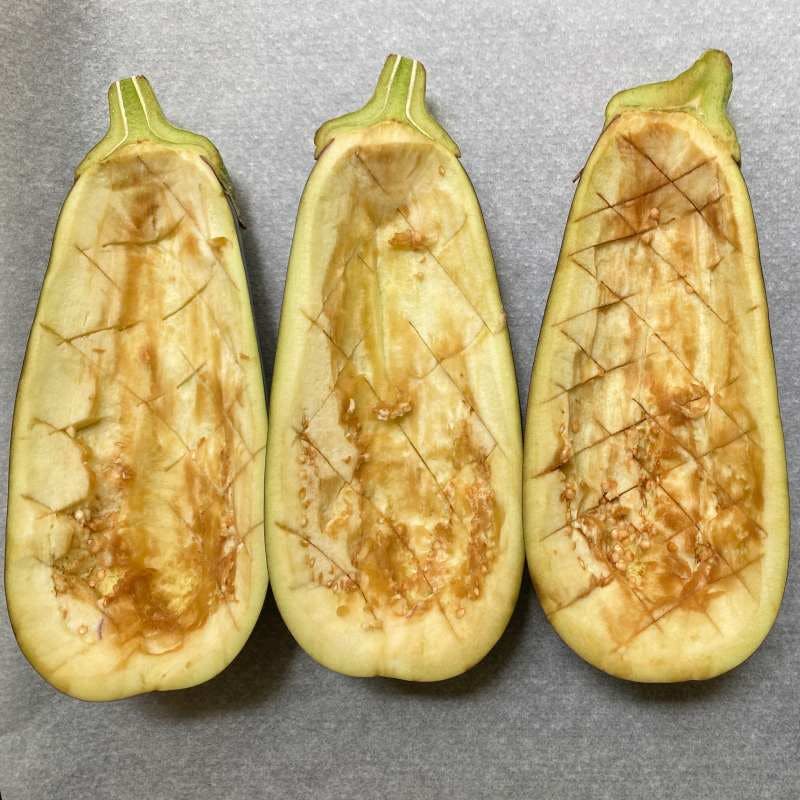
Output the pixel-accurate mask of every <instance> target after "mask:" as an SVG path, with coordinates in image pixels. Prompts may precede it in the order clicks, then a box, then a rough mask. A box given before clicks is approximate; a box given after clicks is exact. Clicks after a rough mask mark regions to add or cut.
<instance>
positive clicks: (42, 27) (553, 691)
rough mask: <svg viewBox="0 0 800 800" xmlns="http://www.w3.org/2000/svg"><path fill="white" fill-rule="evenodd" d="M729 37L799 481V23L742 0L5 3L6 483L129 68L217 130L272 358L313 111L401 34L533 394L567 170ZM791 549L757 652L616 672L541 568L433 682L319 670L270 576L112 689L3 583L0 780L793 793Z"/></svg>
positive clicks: (16, 796)
mask: <svg viewBox="0 0 800 800" xmlns="http://www.w3.org/2000/svg"><path fill="white" fill-rule="evenodd" d="M711 46H713V47H719V48H722V49H724V50H726V51H727V52H728V53H729V54H730V56H731V58H732V60H733V64H734V71H735V78H734V81H735V83H734V94H733V97H732V101H731V116H732V118H733V121H734V124H735V126H736V128H737V131H738V134H739V139H740V141H741V145H742V153H743V169H744V173H745V177H746V179H747V181H748V185H749V188H750V192H751V195H752V200H753V206H754V209H755V214H756V220H757V223H758V230H759V235H760V241H761V249H762V261H763V267H764V273H765V278H766V285H767V294H768V299H769V303H770V313H771V318H772V332H773V339H774V345H775V356H776V364H777V368H778V379H779V384H780V389H781V404H782V410H783V421H784V426H785V434H786V447H787V452H788V456H789V467H790V480H791V486H792V492H794V490H795V489H796V488H797V485H798V474H797V457H798V445H799V444H800V363H799V361H798V349H797V345H796V340H795V339H794V337H795V335H797V332H798V330H800V312H798V304H797V297H798V296H800V267H799V266H798V250H799V249H800V228H798V224H797V218H798V216H797V209H798V207H799V206H800V189H799V188H798V187H799V186H800V159H799V158H798V153H800V125H798V112H797V107H798V101H799V100H800V89H799V88H798V87H800V59H798V56H797V53H798V49H799V46H800V24H799V23H798V16H797V11H796V8H795V5H794V3H790V2H782V3H777V2H776V3H770V4H761V3H752V2H751V1H750V0H728V2H721V0H716V1H712V0H709V2H705V3H698V2H695V1H694V0H689V1H687V0H683V1H682V2H675V3H672V2H671V3H661V2H655V0H640V1H639V2H636V3H634V2H630V1H629V0H622V1H621V2H618V0H596V1H595V2H593V3H585V4H583V3H582V4H574V5H573V4H566V3H557V4H550V3H543V2H524V1H523V0H518V1H515V2H501V3H493V2H488V0H487V2H479V1H478V0H462V2H458V3H456V2H453V3H443V2H442V3H440V2H429V1H426V2H423V1H421V0H405V2H402V3H393V2H386V1H385V0H381V1H380V2H371V0H342V2H339V3H331V2H308V3H307V2H302V1H301V2H297V1H296V0H295V1H294V2H286V0H272V2H270V3H259V2H257V1H256V0H250V1H249V2H241V3H235V2H232V1H231V0H220V1H219V2H213V3H212V2H186V1H185V0H174V1H173V2H152V0H141V2H137V3H106V2H98V1H97V0H95V1H94V2H92V1H91V0H89V1H88V2H77V1H74V2H64V3H46V2H28V3H8V4H6V7H5V8H4V10H3V13H2V15H0V76H2V77H0V108H2V113H1V114H0V275H2V290H1V291H0V454H1V455H0V470H1V471H2V473H3V475H2V478H3V480H2V484H3V486H4V487H5V474H6V467H7V452H8V436H9V430H10V425H11V414H12V407H13V401H14V392H15V388H16V383H17V379H18V376H19V370H20V366H21V363H22V357H23V354H24V351H25V343H26V338H27V335H28V330H29V327H30V323H31V320H32V318H33V313H34V309H35V304H36V298H37V295H38V292H39V288H40V285H41V281H42V277H43V273H44V268H45V266H46V263H47V258H48V253H49V248H50V242H51V237H52V234H53V230H54V226H55V222H56V219H57V217H58V211H59V207H60V204H61V202H62V201H63V199H64V196H65V195H66V193H67V190H68V189H69V186H70V182H71V180H72V170H73V169H74V167H75V166H76V165H77V164H78V162H79V161H80V159H81V158H82V157H83V155H84V153H85V152H86V151H87V150H88V149H89V147H90V146H91V145H92V144H94V142H95V141H96V140H97V139H98V138H99V137H100V135H101V134H102V132H103V130H104V129H105V123H106V110H105V91H106V87H107V85H108V84H109V83H110V82H111V81H112V80H114V79H116V78H119V77H123V76H126V75H130V74H135V73H143V74H145V75H147V76H148V77H149V78H150V80H151V81H152V83H153V86H154V87H155V89H156V91H157V92H158V95H159V98H160V99H161V102H162V104H163V106H164V109H165V111H166V113H167V115H168V116H169V117H170V118H172V119H173V120H174V121H175V122H177V123H179V124H182V125H184V126H186V127H188V128H190V129H191V130H195V131H198V132H201V133H203V134H206V135H207V136H209V137H210V138H211V139H212V140H213V141H214V142H215V143H216V144H217V145H218V147H219V149H220V150H221V152H222V154H223V156H224V158H225V161H226V163H227V165H228V168H229V170H230V172H231V175H232V177H233V180H234V182H235V184H236V187H237V189H238V194H239V200H240V204H241V206H242V209H243V213H244V217H245V219H246V222H247V225H248V227H247V230H246V231H245V232H244V234H243V243H244V247H245V254H246V258H247V263H248V271H249V279H250V283H251V289H252V293H253V303H254V308H255V313H256V317H257V324H258V330H259V334H260V339H261V347H262V351H263V354H264V360H265V370H266V374H267V376H269V375H270V372H271V369H272V360H273V355H274V350H275V336H276V332H277V326H278V317H279V311H280V303H281V295H282V292H283V282H284V276H285V270H286V262H287V258H288V253H289V245H290V241H291V235H292V228H293V224H294V215H295V211H296V209H297V203H298V200H299V198H300V193H301V191H302V188H303V184H304V181H305V179H306V176H307V174H308V171H309V170H310V168H311V166H312V163H313V161H312V153H313V146H312V136H313V133H314V130H315V129H316V127H317V126H318V125H319V124H320V123H322V122H323V121H324V120H326V119H328V118H330V117H332V116H334V115H337V114H340V113H342V112H344V111H349V110H352V109H354V108H356V107H358V106H360V105H361V103H362V102H363V101H364V100H365V99H366V98H367V97H368V96H369V94H370V92H371V90H372V87H373V85H374V81H375V79H376V78H377V74H378V71H379V70H380V67H381V64H382V63H383V59H384V57H385V56H386V54H387V53H389V52H402V53H404V54H407V55H412V56H415V57H417V58H419V59H421V60H422V61H423V62H424V63H425V65H426V67H427V69H428V84H429V98H430V103H431V105H432V107H433V109H434V110H435V112H436V113H437V115H438V117H439V119H440V120H441V122H442V123H443V125H444V126H445V128H446V129H447V130H448V131H449V133H450V134H451V135H452V136H453V138H454V139H455V140H456V141H457V142H458V143H459V145H460V146H461V149H462V152H463V163H464V165H465V167H466V168H467V170H468V172H469V173H470V175H471V177H472V180H473V181H474V183H475V187H476V189H477V192H478V196H479V198H480V201H481V203H482V206H483V209H484V213H485V218H486V224H487V227H488V229H489V234H490V237H491V240H492V245H493V248H494V253H495V259H496V262H497V269H498V273H499V279H500V286H501V290H502V292H503V298H504V301H505V304H506V311H507V314H508V320H509V326H510V329H511V336H512V343H513V346H514V355H515V358H516V365H517V377H518V379H519V387H520V396H521V397H522V398H524V397H525V395H526V393H527V387H528V376H529V373H530V368H531V362H532V359H533V351H534V347H535V343H536V337H537V333H538V328H539V324H540V321H541V317H542V312H543V310H544V303H545V299H546V296H547V291H548V288H549V285H550V280H551V278H552V273H553V268H554V266H555V262H556V257H557V254H558V248H559V246H560V242H561V235H562V232H563V226H564V223H565V221H566V216H567V212H568V209H569V204H570V201H571V198H572V193H573V190H574V187H573V184H572V179H573V177H574V176H575V174H576V173H577V172H578V170H579V169H580V167H581V166H582V164H583V161H584V159H585V158H586V156H587V154H588V152H589V150H590V148H591V146H592V144H593V143H594V141H595V138H596V136H597V134H598V133H599V131H600V128H601V124H602V112H603V108H604V106H605V103H606V101H607V99H608V98H609V97H610V96H611V94H612V93H613V92H614V91H616V90H617V89H620V88H623V87H627V86H630V85H635V84H638V83H643V82H646V81H653V80H660V79H664V78H668V77H672V76H673V75H675V74H677V72H679V71H681V70H682V69H684V68H685V67H687V66H688V65H689V64H690V63H691V62H692V61H693V60H694V59H695V58H696V57H697V56H698V55H699V54H700V53H701V52H702V50H704V49H705V48H707V47H711ZM2 499H3V508H5V494H3V498H2ZM796 560H797V559H796V558H795V559H794V561H796ZM794 566H795V567H796V564H795V565H794ZM795 577H796V569H795V568H794V567H793V569H792V570H791V571H790V576H789V585H788V588H787V592H786V597H785V599H784V603H783V608H782V611H781V614H780V616H779V618H778V621H777V623H776V625H775V628H774V629H773V631H772V633H771V634H770V636H769V637H768V638H767V640H766V642H765V643H764V645H763V646H762V647H761V648H760V650H759V651H758V652H757V654H756V655H754V656H753V657H752V658H751V659H750V660H749V661H748V662H747V663H746V664H745V665H743V666H741V667H740V668H738V669H737V670H735V671H734V672H733V673H731V674H729V675H727V676H724V677H722V678H719V679H716V680H713V681H710V682H708V683H705V684H701V685H682V686H672V687H669V686H637V685H633V684H627V683H624V682H621V681H618V680H615V679H614V678H610V677H608V676H606V675H604V674H602V673H600V672H598V671H596V670H595V669H593V668H592V667H590V666H588V665H587V664H585V663H584V662H583V661H581V659H579V658H578V657H577V656H575V655H574V654H572V653H571V652H570V651H569V650H568V649H567V648H566V647H565V646H564V645H563V644H562V643H561V642H560V641H559V639H558V638H557V636H556V635H555V633H554V632H553V630H552V629H551V627H550V626H549V624H548V623H547V622H546V620H545V619H544V617H543V615H542V612H541V610H540V608H539V605H538V602H537V601H536V598H535V596H534V594H533V592H532V590H531V589H530V586H529V585H528V581H527V578H526V580H525V585H524V587H523V591H522V594H521V597H520V601H519V605H518V607H517V610H516V612H515V614H514V617H513V619H512V621H511V624H510V626H509V628H508V631H507V632H506V634H505V636H504V637H503V639H502V640H501V641H500V643H499V644H498V645H497V647H496V648H495V649H494V650H493V651H492V653H491V654H490V655H489V656H488V657H487V658H486V659H485V660H484V661H483V662H482V663H481V664H480V665H479V666H477V667H475V668H474V669H473V670H471V671H470V672H469V673H467V674H466V675H464V676H462V677H460V678H456V679H454V680H451V681H448V682H445V683H442V684H439V685H429V686H412V685H406V684H401V683H397V682H391V681H386V680H369V681H367V680H354V679H349V678H345V677H342V676H339V675H335V674H333V673H331V672H328V671H327V670H325V669H323V668H322V667H320V666H318V665H317V664H315V663H314V662H313V661H311V659H310V658H308V657H307V656H306V655H305V654H304V653H303V652H302V651H301V650H300V649H299V648H298V647H297V645H296V644H295V643H294V642H293V640H292V638H291V637H290V635H289V633H288V632H287V630H286V628H285V627H284V625H283V623H282V622H281V621H280V619H279V617H278V615H277V611H276V609H275V605H274V603H273V602H272V600H271V599H270V600H268V601H267V603H266V605H265V608H264V611H263V613H262V615H261V619H260V621H259V623H258V626H257V628H256V630H255V632H254V633H253V636H252V637H251V639H250V641H249V642H248V644H247V645H246V647H245V649H244V650H243V652H242V653H241V655H240V656H239V657H238V658H237V659H236V661H235V662H234V663H233V664H232V665H231V666H230V667H229V668H228V669H227V670H226V671H225V672H224V673H223V674H222V675H220V676H219V677H218V678H216V679H215V680H213V681H211V682H209V683H207V684H205V685H203V686H200V687H198V688H195V689H191V690H186V691H182V692H175V693H172V694H167V695H150V696H143V697H137V698H133V699H130V700H125V701H122V702H117V703H113V704H107V705H91V704H88V703H82V702H79V701H76V700H72V699H69V698H67V697H64V696H62V695H60V694H58V693H57V692H56V691H55V690H53V689H51V688H50V687H49V686H48V685H47V684H45V683H44V682H43V681H42V680H41V679H40V678H39V677H38V676H37V675H36V674H35V673H34V671H33V670H32V669H31V668H30V667H29V666H28V664H27V662H26V661H25V659H24V658H23V656H22V654H21V653H20V652H19V650H18V648H17V647H16V645H15V642H14V639H13V636H12V633H11V629H10V627H9V624H8V617H7V615H6V611H5V607H4V606H2V608H1V609H0V792H1V793H2V797H3V799H4V800H40V798H41V799H42V800H44V798H47V800H61V798H70V799H73V798H74V799H75V800H78V799H79V798H96V799H97V800H101V798H102V800H117V799H118V798H120V799H127V798H139V797H141V798H148V800H160V798H170V800H182V798H187V799H191V800H195V798H198V797H209V798H233V799H234V800H235V799H237V798H260V797H269V798H273V797H275V798H284V799H286V800H288V799H289V798H303V799H304V800H306V799H310V798H314V800H327V798H331V799H332V800H334V799H335V800H341V799H342V798H362V797H363V798H386V800H394V798H413V799H414V800H424V799H425V798H434V797H439V796H444V797H448V798H453V799H454V800H460V799H461V798H483V797H491V798H512V797H519V798H556V799H560V798H570V799H571V798H592V800H603V799H604V798H609V799H613V800H624V799H625V798H632V799H633V798H645V797H646V798H651V799H652V800H656V798H674V797H696V798H703V799H704V800H710V799H711V798H726V800H731V798H751V797H762V798H770V800H780V799H781V798H787V800H788V799H789V798H796V797H798V796H799V795H800V767H798V754H799V751H800V696H799V692H798V688H797V687H798V671H799V670H800V661H798V652H800V634H798V626H797V624H796V622H795V621H796V620H797V619H798V618H800V588H798V586H797V583H796V581H795Z"/></svg>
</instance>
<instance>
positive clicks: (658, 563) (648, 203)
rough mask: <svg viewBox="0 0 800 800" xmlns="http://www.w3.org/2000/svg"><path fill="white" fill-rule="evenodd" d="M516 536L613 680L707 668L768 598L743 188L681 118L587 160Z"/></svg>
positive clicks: (774, 490)
mask: <svg viewBox="0 0 800 800" xmlns="http://www.w3.org/2000/svg"><path fill="white" fill-rule="evenodd" d="M528 414H529V416H528V429H527V431H526V437H527V441H526V497H525V501H526V514H527V522H526V541H527V549H528V556H529V564H530V568H531V573H532V577H533V580H534V584H535V586H536V588H537V592H538V594H539V596H540V598H541V601H542V605H543V607H544V610H545V612H546V614H547V616H548V618H549V619H550V621H551V622H552V623H553V625H554V626H555V628H556V630H557V631H558V633H559V634H560V635H561V636H562V637H563V638H564V639H565V641H566V642H567V643H568V644H570V646H572V647H573V648H574V649H575V650H576V651H577V652H578V653H579V654H581V655H582V656H583V657H584V658H586V659H587V660H589V661H590V662H591V663H593V664H595V665H596V666H599V667H601V668H602V669H604V670H606V671H608V672H611V673H613V674H615V675H619V676H622V677H626V678H631V679H634V680H642V681H675V680H684V679H693V678H707V677H711V676H713V675H716V674H718V673H720V672H723V671H725V670H727V669H730V668H731V667H733V666H735V665H736V664H738V663H739V662H740V661H742V660H743V659H744V658H746V657H747V656H748V655H749V654H750V653H751V652H752V651H753V650H754V649H755V648H756V647H757V646H758V644H759V643H760V642H761V640H762V639H763V637H764V636H765V635H766V633H767V631H768V630H769V627H770V626H771V624H772V622H773V620H774V618H775V615H776V613H777V610H778V606H779V604H780V599H781V596H782V592H783V586H784V583H785V576H786V568H787V556H788V550H787V548H788V504H787V497H786V471H785V463H784V456H783V441H782V434H781V426H780V418H779V414H778V406H777V397H776V388H775V378H774V372H773V366H772V358H771V349H770V340H769V322H768V317H767V311H766V301H765V297H764V289H763V284H762V278H761V271H760V266H759V262H758V247H757V242H756V234H755V228H754V224H753V219H752V212H751V210H750V205H749V200H748V196H747V191H746V188H745V186H744V183H743V181H742V178H741V174H740V172H739V169H738V166H737V164H736V163H735V162H734V161H733V160H732V158H731V156H730V154H729V151H728V150H727V149H726V148H724V147H722V146H721V145H720V144H719V143H718V142H717V140H716V139H714V138H713V137H712V136H711V135H710V134H709V132H708V131H707V130H706V128H705V127H704V126H703V125H702V124H701V123H700V122H698V121H697V120H696V119H695V118H694V117H693V116H692V115H690V114H687V113H665V112H657V111H651V112H628V113H624V114H622V115H621V116H619V117H618V118H617V119H616V120H615V121H613V122H612V123H611V124H610V125H609V127H608V128H607V130H606V131H605V133H604V134H603V136H602V137H601V139H600V141H599V142H598V144H597V146H596V148H595V150H594V152H593V153H592V156H591V158H590V159H589V162H588V163H587V166H586V168H585V170H584V172H583V177H582V179H581V184H580V186H579V188H578V191H577V194H576V198H575V202H574V204H573V208H572V211H571V214H570V219H569V223H568V226H567V232H566V235H565V240H564V245H563V248H562V254H561V257H560V260H559V264H558V268H557V271H556V277H555V281H554V286H553V290H552V294H551V298H550V301H549V302H548V308H547V313H546V316H545V320H544V323H543V327H542V334H541V337H540V343H539V348H538V351H537V357H536V363H535V367H534V375H533V384H532V393H531V398H530V402H529V412H528Z"/></svg>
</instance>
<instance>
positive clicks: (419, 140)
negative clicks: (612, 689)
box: [267, 122, 523, 680]
mask: <svg viewBox="0 0 800 800" xmlns="http://www.w3.org/2000/svg"><path fill="white" fill-rule="evenodd" d="M273 387H274V388H273V397H272V405H271V407H272V414H273V415H274V416H273V419H272V426H273V427H272V435H271V437H270V445H269V453H268V458H267V462H268V481H269V498H268V518H269V525H268V531H269V534H268V557H269V563H270V572H271V575H272V585H273V591H274V593H275V596H276V599H277V601H278V605H279V607H280V610H281V613H282V614H283V616H284V618H285V619H286V621H287V623H288V625H289V627H290V629H291V630H292V633H293V634H294V635H295V637H296V638H297V639H298V640H299V642H300V643H301V644H302V645H303V647H304V648H305V649H306V650H308V652H309V653H310V654H311V655H312V656H314V657H315V658H316V659H317V660H319V661H320V662H322V663H323V664H324V665H326V666H329V667H331V668H333V669H336V670H339V671H341V672H345V673H348V674H353V675H373V674H382V675H388V676H395V677H402V678H407V679H416V680H434V679H439V678H444V677H448V676H450V675H454V674H458V673H459V672H461V671H463V670H464V669H466V668H467V667H468V666H470V665H471V664H473V663H474V662H475V661H477V660H478V659H479V658H481V657H482V656H483V655H484V654H485V653H486V652H487V651H488V649H489V648H490V647H491V645H492V644H493V643H494V642H495V640H496V639H497V638H498V637H499V635H500V633H501V632H502V630H503V628H504V627H505V625H506V623H507V621H508V618H509V616H510V613H511V610H512V608H513V604H514V601H515V599H516V595H517V592H518V588H519V577H520V573H521V568H522V558H523V548H522V540H521V520H520V514H519V506H520V489H521V486H520V483H521V481H520V476H521V453H520V450H521V448H520V442H519V440H520V436H519V428H518V406H517V400H516V390H515V382H514V373H513V365H512V362H511V358H510V348H509V343H508V337H507V332H506V328H505V317H504V314H503V311H502V307H501V304H500V299H499V294H498V291H497V286H496V282H495V277H494V270H493V266H492V261H491V253H490V251H489V248H488V242H487V240H486V234H485V230H484V227H483V222H482V218H481V216H480V210H479V208H478V205H477V201H476V200H475V197H474V193H473V191H472V189H471V186H470V184H469V182H468V179H467V178H466V175H465V174H464V173H463V170H462V169H461V167H460V165H459V164H458V162H457V160H456V158H455V157H454V156H453V155H451V153H449V152H448V151H447V150H446V149H445V148H444V147H442V146H440V145H438V144H434V143H433V142H431V141H430V140H429V139H427V138H426V137H424V136H422V135H420V134H418V133H417V132H416V131H414V130H412V129H411V128H410V127H409V126H407V125H403V124H400V123H396V122H383V123H381V124H378V125H374V126H372V127H369V128H367V129H365V130H361V131H356V132H352V133H345V134H339V135H337V137H336V139H335V140H334V141H333V142H332V143H331V144H330V145H329V146H328V147H327V148H326V149H325V151H324V152H323V153H322V155H321V157H320V160H319V162H318V164H317V166H316V167H315V169H314V171H313V173H312V175H311V178H310V179H309V184H308V186H307V188H306V191H305V194H304V198H303V201H302V204H301V210H300V213H299V217H298V223H297V230H296V232H295V240H294V244H293V252H292V259H291V263H290V268H289V276H288V283H287V290H286V297H285V301H284V310H283V316H282V321H281V334H280V337H279V347H278V358H277V365H276V375H275V379H274V381H273Z"/></svg>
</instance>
